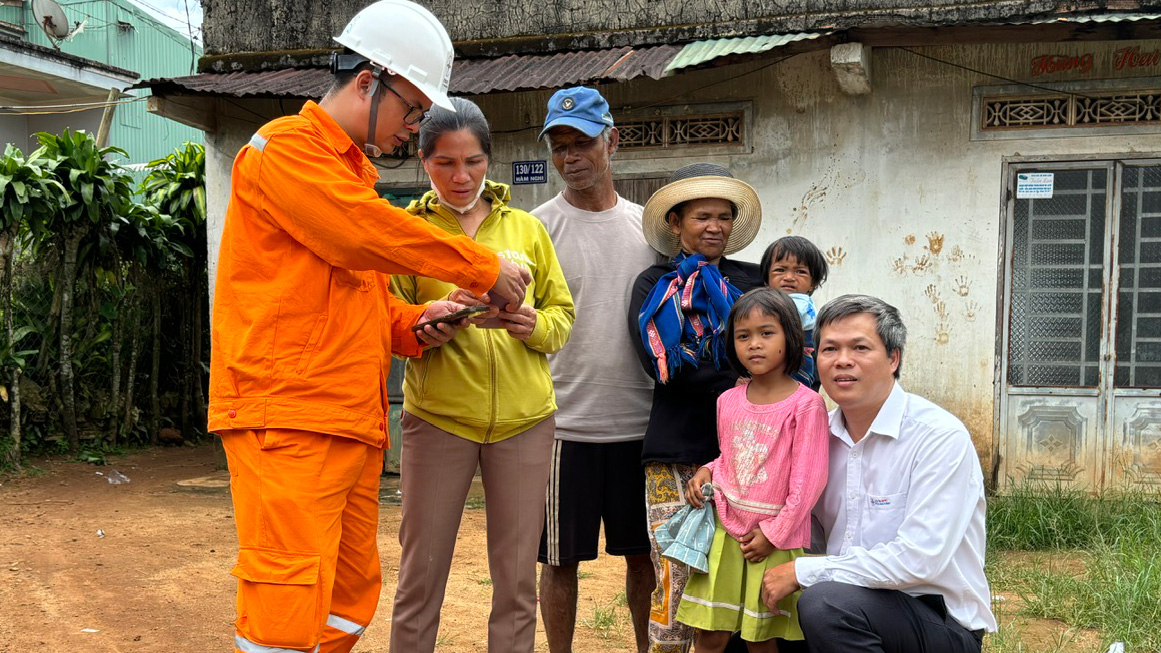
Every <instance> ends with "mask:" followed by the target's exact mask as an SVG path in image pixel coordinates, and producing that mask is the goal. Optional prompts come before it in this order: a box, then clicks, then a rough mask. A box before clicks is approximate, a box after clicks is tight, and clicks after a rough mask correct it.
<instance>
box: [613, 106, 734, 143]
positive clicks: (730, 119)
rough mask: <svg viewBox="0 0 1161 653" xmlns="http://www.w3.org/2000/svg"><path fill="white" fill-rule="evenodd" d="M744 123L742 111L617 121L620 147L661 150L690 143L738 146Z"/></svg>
mask: <svg viewBox="0 0 1161 653" xmlns="http://www.w3.org/2000/svg"><path fill="white" fill-rule="evenodd" d="M745 122H746V121H745V115H744V114H743V112H741V111H737V112H731V113H722V114H716V115H704V116H658V117H656V118H649V119H643V120H632V119H630V120H624V121H618V122H617V130H618V131H619V132H620V133H621V144H620V145H619V147H620V148H621V149H625V148H629V149H640V148H662V149H664V148H672V147H684V146H689V145H741V144H742V143H743V142H744V139H745V131H744V130H745Z"/></svg>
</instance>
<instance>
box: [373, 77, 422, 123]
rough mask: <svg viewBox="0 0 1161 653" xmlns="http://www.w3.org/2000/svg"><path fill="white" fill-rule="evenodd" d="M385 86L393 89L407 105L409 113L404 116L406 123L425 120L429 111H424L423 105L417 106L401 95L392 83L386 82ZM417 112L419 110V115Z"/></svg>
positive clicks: (395, 94)
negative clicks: (392, 86)
mask: <svg viewBox="0 0 1161 653" xmlns="http://www.w3.org/2000/svg"><path fill="white" fill-rule="evenodd" d="M383 88H385V89H387V90H388V91H391V93H392V94H393V95H394V96H395V97H397V98H399V100H400V101H401V102H403V104H404V105H406V106H407V114H406V115H404V116H403V123H404V124H406V125H414V124H417V123H421V122H423V119H424V118H426V117H427V112H426V111H424V110H423V108H422V107H417V106H415V105H414V104H412V103H410V102H408V101H407V98H405V97H403V96H402V95H400V94H399V91H396V90H395V89H393V88H391V85H390V84H384V85H383ZM416 112H418V115H416ZM413 116H414V117H413Z"/></svg>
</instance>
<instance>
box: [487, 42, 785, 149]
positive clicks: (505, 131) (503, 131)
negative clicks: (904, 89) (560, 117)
mask: <svg viewBox="0 0 1161 653" xmlns="http://www.w3.org/2000/svg"><path fill="white" fill-rule="evenodd" d="M795 56H797V55H793V54H791V55H787V56H785V57H780V58H778V59H775V60H774V61H771V62H769V63H767V64H765V65H762V66H758V67H757V68H754V69H752V70H747V71H746V72H743V73H738V74H737V75H734V76H733V77H727V78H725V79H722V80H718V81H716V82H712V83H709V84H706V85H705V86H699V87H697V88H695V89H692V90H687V91H682V92H680V93H676V94H674V95H671V96H669V97H667V98H665V99H662V100H658V101H656V102H653V103H651V104H646V105H643V106H639V107H635V106H633V105H631V104H625V105H621V106H618V107H613V108H612V109H611V111H627V110H632V111H642V110H644V109H651V108H653V107H655V106H658V105H662V104H665V103H667V102H672V101H673V100H676V99H677V98H679V97H685V96H687V95H692V94H694V93H698V92H700V91H704V90H706V89H707V88H713V87H715V86H721V85H722V84H728V83H730V82H732V81H734V80H737V79H739V78H742V77H745V76H747V75H753V74H754V73H758V72H761V71H763V70H766V69H767V68H770V67H773V66H777V65H778V64H780V63H782V62H783V61H786V60H787V59H790V58H792V57H795ZM542 128H543V125H529V126H528V127H519V128H517V129H497V130H494V131H493V132H492V133H493V134H516V133H519V132H526V131H531V130H533V129H542Z"/></svg>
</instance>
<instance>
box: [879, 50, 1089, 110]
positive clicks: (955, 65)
mask: <svg viewBox="0 0 1161 653" xmlns="http://www.w3.org/2000/svg"><path fill="white" fill-rule="evenodd" d="M888 47H889V48H890V49H892V50H902V51H903V52H909V53H911V54H913V55H915V56H917V57H919V58H921V59H928V60H930V61H934V62H936V63H940V64H943V65H945V66H950V67H952V68H958V69H960V70H965V71H967V72H969V73H975V74H977V75H983V76H985V77H991V78H992V79H998V80H1000V81H1002V82H1008V83H1009V84H1018V85H1020V86H1027V87H1028V88H1034V89H1037V90H1040V91H1048V92H1050V93H1053V94H1055V95H1070V96H1073V97H1081V98H1085V99H1088V100H1092V99H1095V98H1093V97H1092V96H1091V95H1085V94H1084V93H1077V92H1074V91H1064V90H1061V89H1059V88H1051V87H1048V86H1040V85H1039V84H1033V83H1032V82H1023V81H1020V80H1018V79H1012V78H1011V77H1005V76H1003V75H997V74H995V73H989V72H988V71H986V70H978V69H976V68H972V67H971V66H965V65H963V64H958V63H955V62H954V61H947V60H945V59H940V58H939V57H933V56H931V55H929V54H923V53H922V52H916V51H915V50H912V49H911V48H905V47H903V46H888Z"/></svg>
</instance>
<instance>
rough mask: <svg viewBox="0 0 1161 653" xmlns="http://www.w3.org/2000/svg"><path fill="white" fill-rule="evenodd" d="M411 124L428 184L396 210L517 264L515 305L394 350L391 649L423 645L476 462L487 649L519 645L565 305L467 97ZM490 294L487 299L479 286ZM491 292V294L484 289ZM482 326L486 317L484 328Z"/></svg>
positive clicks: (443, 290) (567, 327) (530, 593)
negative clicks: (399, 358) (395, 503)
mask: <svg viewBox="0 0 1161 653" xmlns="http://www.w3.org/2000/svg"><path fill="white" fill-rule="evenodd" d="M452 103H453V104H454V105H455V109H456V110H455V112H454V113H453V112H450V111H446V110H443V109H439V108H438V107H437V108H434V109H433V110H432V111H431V113H430V114H429V117H428V119H427V121H425V122H424V124H423V126H422V127H421V128H420V131H419V147H420V154H419V156H420V160H421V161H422V163H423V168H424V170H425V171H426V172H427V174H428V176H429V177H430V178H431V184H432V188H433V190H432V191H430V192H428V193H427V194H426V195H424V196H423V198H422V199H420V200H418V201H416V202H412V204H411V206H410V207H408V209H407V210H408V211H410V212H411V213H413V214H415V215H417V216H420V217H422V218H424V219H426V220H427V221H429V222H430V223H431V224H433V225H434V226H437V227H439V228H441V229H444V230H446V231H448V232H450V233H453V234H457V235H458V234H463V235H466V236H468V237H469V238H473V239H474V240H476V242H478V243H480V244H482V245H487V246H488V247H490V248H492V249H494V250H495V251H496V252H497V253H498V254H499V255H500V256H501V257H502V258H506V259H508V260H509V261H511V262H513V263H516V264H517V265H520V266H523V267H526V268H528V270H529V271H530V272H531V273H532V279H533V280H532V283H530V284H529V285H528V294H527V296H526V298H525V302H526V303H525V304H524V305H523V306H521V308H520V310H518V311H516V312H514V313H509V312H499V313H498V314H497V313H496V309H493V310H492V312H491V313H490V314H489V315H491V316H492V317H491V318H490V319H488V320H487V321H486V322H485V321H484V320H483V319H477V320H474V322H475V324H474V325H473V326H471V327H467V328H464V329H462V330H460V331H459V332H458V333H457V334H456V336H455V338H454V339H452V340H451V341H449V342H447V343H446V344H444V345H443V346H441V347H435V348H431V349H428V350H427V351H425V352H424V353H423V355H422V356H421V357H420V358H418V359H411V360H409V361H408V362H407V372H406V375H405V377H404V383H403V397H404V399H403V409H404V412H403V451H402V454H401V462H402V465H403V469H402V471H401V482H402V490H403V518H402V521H401V522H400V524H399V543H400V544H401V545H402V548H403V551H402V556H401V559H400V562H399V583H398V586H397V589H396V592H395V604H394V614H393V615H392V619H391V650H392V651H395V652H396V653H427V652H430V651H433V650H434V649H435V639H436V633H437V631H438V629H439V612H440V607H441V605H442V604H443V596H444V588H445V586H446V585H447V578H448V572H449V570H450V567H451V561H452V552H453V549H454V547H455V541H456V533H457V531H458V530H459V525H460V517H461V516H462V514H463V510H464V502H465V500H466V498H467V493H468V488H469V486H470V485H471V482H472V477H473V476H474V475H475V471H476V467H477V465H478V466H479V468H480V470H481V472H482V475H483V482H484V496H485V505H486V508H487V519H488V564H489V568H490V570H491V576H492V614H491V617H490V619H489V621H488V650H489V651H491V652H492V653H531V651H532V649H533V645H534V640H535V635H536V554H537V549H538V546H539V543H540V530H541V527H542V525H543V522H544V493H545V487H546V485H547V482H548V461H549V454H550V452H551V448H552V444H553V430H554V420H553V413H555V412H556V402H555V399H554V396H553V391H552V376H551V375H550V373H549V371H548V361H547V356H548V354H552V353H555V352H557V351H559V350H560V348H561V347H563V346H564V344H565V342H567V341H568V337H569V334H570V332H571V331H572V323H573V317H574V314H573V303H572V296H571V295H570V294H569V291H568V285H567V284H566V283H565V280H564V274H563V272H561V269H560V264H559V263H558V262H557V259H556V252H555V250H553V247H552V241H551V240H549V237H548V233H547V232H546V231H545V229H544V227H543V226H542V225H541V224H540V222H539V221H538V220H536V218H534V217H532V215H530V214H528V213H526V212H524V211H520V210H518V209H513V208H511V207H509V206H508V200H509V195H508V187H507V186H505V185H504V184H498V183H494V182H490V181H486V180H485V179H484V174H485V173H486V172H487V169H488V160H489V158H490V155H491V145H492V143H491V133H490V131H489V128H488V123H487V120H486V119H485V118H484V115H483V113H481V111H480V109H479V107H477V106H476V105H475V104H473V103H471V102H469V101H467V100H463V99H460V98H453V99H452ZM391 291H392V292H393V293H395V295H396V296H398V297H399V298H400V299H402V300H403V301H405V302H408V303H411V304H424V303H427V302H433V301H437V300H441V299H446V298H448V297H449V296H452V295H454V296H455V297H456V298H457V299H459V300H460V301H462V302H463V303H466V304H479V303H481V301H479V300H480V298H478V297H475V296H474V295H471V293H469V292H468V291H466V290H460V289H457V288H456V287H455V286H454V285H451V284H448V283H443V282H440V281H435V280H433V279H428V278H424V277H415V276H397V277H394V278H393V279H392V281H391ZM489 299H492V298H489ZM492 301H495V300H494V299H492ZM486 327H491V328H486Z"/></svg>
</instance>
